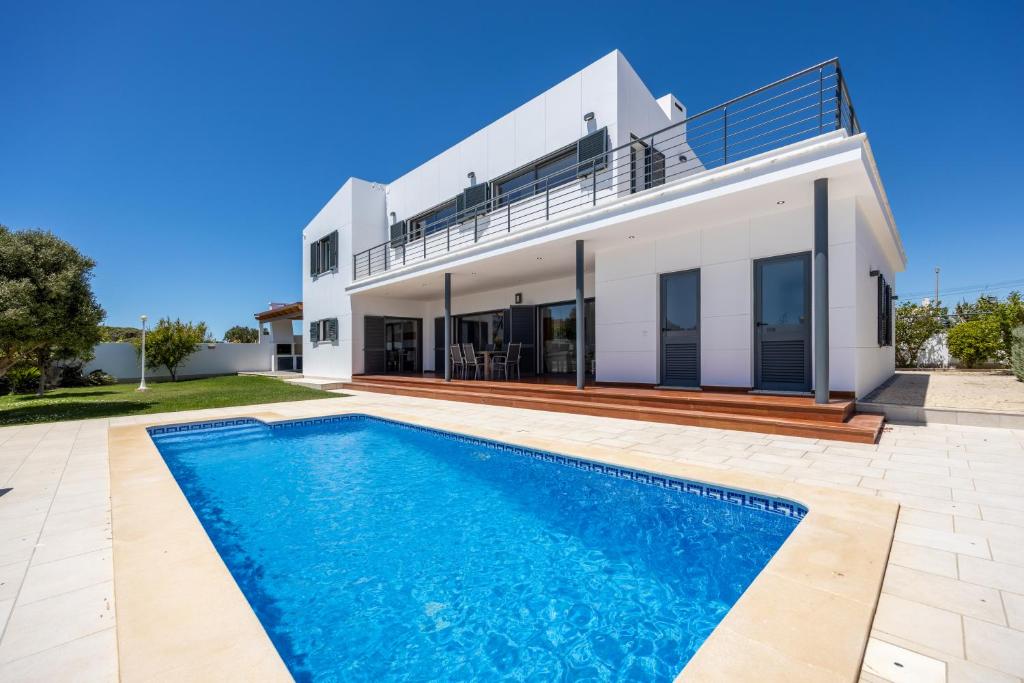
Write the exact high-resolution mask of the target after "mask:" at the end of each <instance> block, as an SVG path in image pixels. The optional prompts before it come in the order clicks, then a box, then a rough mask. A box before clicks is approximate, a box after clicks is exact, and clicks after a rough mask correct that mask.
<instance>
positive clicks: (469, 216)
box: [352, 59, 861, 280]
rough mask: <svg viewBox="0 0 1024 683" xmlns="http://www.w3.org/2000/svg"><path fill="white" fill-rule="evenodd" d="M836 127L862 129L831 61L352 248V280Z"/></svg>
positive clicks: (837, 67)
mask: <svg viewBox="0 0 1024 683" xmlns="http://www.w3.org/2000/svg"><path fill="white" fill-rule="evenodd" d="M840 129H845V130H846V131H847V132H848V133H849V134H850V135H855V134H857V133H859V132H860V130H861V128H860V123H859V121H858V120H857V115H856V113H855V111H854V108H853V104H852V102H851V100H850V93H849V90H848V89H847V86H846V81H845V79H844V78H843V73H842V69H841V68H840V65H839V60H838V59H830V60H828V61H825V62H822V63H820V64H816V65H814V66H812V67H809V68H807V69H804V70H802V71H799V72H797V73H795V74H792V75H790V76H786V77H785V78H782V79H779V80H777V81H775V82H774V83H770V84H768V85H765V86H762V87H760V88H758V89H756V90H753V91H751V92H749V93H746V94H745V95H741V96H739V97H736V98H734V99H731V100H729V101H728V102H724V103H722V104H719V105H717V106H715V107H712V108H710V109H706V110H704V111H702V112H700V113H699V114H694V115H693V116H689V117H687V118H686V119H685V120H683V121H680V122H677V123H674V124H672V125H670V126H667V127H665V128H662V129H661V130H657V131H654V132H653V133H647V134H646V135H644V136H643V137H640V138H634V139H633V140H631V141H630V142H628V143H626V144H625V145H621V146H619V147H616V148H614V149H611V150H608V151H607V152H605V153H604V154H602V155H600V156H599V157H597V158H595V159H590V160H587V161H584V162H581V163H578V164H576V165H575V166H574V167H570V168H568V169H565V168H563V169H559V170H558V171H556V172H555V173H553V174H551V175H549V176H547V177H543V178H539V179H537V180H536V181H534V182H533V183H532V184H530V185H527V186H526V187H525V188H524V187H517V188H515V189H514V190H511V191H509V192H506V193H504V194H498V195H496V196H491V197H489V198H488V199H487V201H486V202H484V203H483V204H481V205H477V206H473V207H467V208H466V209H464V210H462V211H460V212H457V213H456V214H454V215H452V216H449V217H447V218H444V219H440V220H437V221H435V222H433V223H429V224H427V225H424V226H422V227H421V228H420V229H419V230H418V231H417V233H416V234H414V235H412V236H410V235H409V233H408V231H407V233H406V235H405V236H404V237H402V238H398V239H395V240H389V241H387V242H384V243H382V244H379V245H376V246H374V247H371V248H369V249H367V250H365V251H361V252H359V253H357V254H354V255H353V256H352V273H353V280H361V279H365V278H368V277H371V276H373V275H378V274H380V273H384V272H388V271H391V270H394V269H396V268H402V267H404V266H408V265H411V264H414V263H422V262H424V261H429V260H431V259H432V258H436V257H438V256H441V255H443V254H447V253H450V252H452V251H456V250H459V249H465V248H468V247H470V246H472V245H474V244H477V243H479V242H481V241H484V240H488V239H494V238H496V237H500V236H503V235H508V234H510V233H512V232H513V231H516V230H523V229H527V228H534V227H537V226H540V225H543V224H544V223H545V222H547V221H549V220H551V219H552V218H555V217H559V218H561V217H564V216H567V215H570V214H571V213H573V212H582V211H585V210H586V209H588V208H591V207H593V206H597V205H599V204H602V203H605V202H608V201H610V200H613V199H617V198H623V197H629V196H633V195H635V194H638V193H642V192H645V191H647V190H651V189H653V188H656V187H660V186H663V185H665V184H666V183H669V182H673V181H676V180H679V179H681V178H686V177H688V176H691V175H693V174H695V173H699V172H701V171H706V170H709V169H714V168H717V167H720V166H724V165H725V164H729V163H732V162H735V161H740V160H742V159H745V158H749V157H752V156H756V155H758V154H762V153H764V152H767V151H770V150H772V149H777V148H779V147H782V146H785V145H788V144H792V143H794V142H799V141H801V140H807V139H810V138H813V137H816V136H818V135H821V134H823V133H826V132H829V131H833V130H840ZM524 195H525V196H524ZM409 227H410V228H411V226H409Z"/></svg>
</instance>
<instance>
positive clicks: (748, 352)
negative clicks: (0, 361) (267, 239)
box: [303, 51, 906, 396]
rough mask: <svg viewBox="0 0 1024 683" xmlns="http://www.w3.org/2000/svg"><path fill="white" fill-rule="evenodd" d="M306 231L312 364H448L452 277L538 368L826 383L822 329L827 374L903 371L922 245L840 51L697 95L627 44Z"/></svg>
mask: <svg viewBox="0 0 1024 683" xmlns="http://www.w3.org/2000/svg"><path fill="white" fill-rule="evenodd" d="M455 111H457V108H456V110H455ZM819 181H821V182H819ZM816 208H817V209H818V213H817V215H816ZM816 226H817V237H816ZM826 230H827V232H826ZM826 236H827V239H826ZM303 241H304V247H303V262H304V263H303V274H304V275H303V302H304V306H305V310H304V314H303V317H304V321H305V322H304V325H305V329H306V330H307V331H308V334H307V335H306V338H305V339H304V347H303V351H304V360H305V372H306V374H308V375H316V376H324V377H336V378H341V379H347V378H349V377H351V376H352V375H353V374H362V373H366V374H369V373H374V374H376V373H386V372H412V373H419V372H436V373H438V374H443V373H444V362H445V353H444V348H445V347H444V337H445V325H444V314H445V298H444V291H445V280H446V276H448V275H450V283H451V290H450V292H451V294H450V309H449V311H448V312H449V314H450V316H451V320H452V324H451V328H450V335H451V336H450V340H451V342H452V343H455V342H472V343H474V344H475V345H476V347H477V348H478V349H479V348H483V347H485V346H488V345H490V344H494V345H495V346H497V347H502V346H504V345H506V344H508V343H510V342H521V343H522V344H523V345H524V346H523V354H524V355H523V361H522V369H523V373H524V374H553V375H557V374H569V375H572V374H583V373H586V374H588V375H593V376H595V377H596V379H597V380H598V381H603V382H624V383H641V384H648V385H668V386H680V387H698V386H703V387H715V388H725V387H728V388H739V389H750V388H754V389H763V390H769V391H801V392H802V391H809V390H812V389H813V388H814V386H815V365H816V363H817V359H816V357H815V352H814V348H815V341H816V340H818V341H820V342H825V341H826V336H825V330H827V344H826V345H825V346H824V347H823V350H822V351H821V352H820V353H823V351H824V349H827V350H828V354H827V355H828V362H827V363H824V362H822V363H817V364H818V365H820V369H821V370H822V371H823V372H824V371H827V375H824V374H823V375H822V376H827V377H828V382H827V383H828V384H830V386H831V390H832V391H834V392H847V393H850V394H855V395H856V396H863V395H865V394H867V393H868V392H869V391H871V390H872V389H874V388H875V387H876V386H878V385H879V384H881V383H882V382H883V381H884V380H885V379H886V378H887V377H889V376H890V375H891V374H892V373H893V370H894V362H895V358H894V353H893V348H892V346H891V343H892V322H891V315H892V304H891V293H892V285H893V283H894V281H895V273H896V272H899V271H902V270H903V269H904V267H905V264H906V255H905V253H904V251H903V246H902V243H901V241H900V237H899V233H898V231H897V228H896V225H895V223H894V220H893V217H892V214H891V211H890V209H889V204H888V201H887V199H886V195H885V190H884V188H883V186H882V181H881V178H880V176H879V173H878V169H877V167H876V165H875V161H874V158H873V156H872V153H871V148H870V145H869V144H868V139H867V136H866V134H864V133H863V132H862V131H861V130H860V125H859V122H858V119H857V116H856V115H855V113H854V109H853V106H852V104H851V102H850V99H849V94H848V91H847V90H846V86H845V82H844V80H843V78H842V73H841V71H840V69H839V64H838V62H836V61H829V62H825V63H823V64H821V65H817V66H815V67H812V68H810V69H807V70H805V71H803V72H800V73H798V74H795V75H794V76H791V77H788V78H787V79H783V80H782V81H778V82H776V83H773V84H771V85H769V86H766V87H765V88H761V89H758V90H757V91H754V92H752V93H749V94H748V95H745V96H742V97H740V98H737V99H736V100H733V101H731V102H729V103H726V104H725V105H723V106H720V107H715V108H713V109H710V110H707V111H705V112H702V113H701V114H697V115H694V116H689V117H688V115H687V111H686V108H685V107H684V106H683V104H682V103H681V102H680V101H679V100H678V99H677V98H676V97H675V96H673V95H664V96H662V97H660V98H655V97H654V96H653V95H652V94H651V93H650V91H649V90H648V89H647V87H646V86H645V85H644V83H643V82H642V81H641V80H640V78H639V76H637V74H636V73H635V72H634V70H633V68H632V67H631V66H630V64H629V62H627V61H626V58H625V57H624V56H623V55H622V54H621V53H620V52H618V51H615V52H612V53H611V54H609V55H607V56H605V57H603V58H601V59H599V60H598V61H596V62H594V63H593V64H591V65H590V66H588V67H586V68H585V69H583V70H582V71H580V72H579V73H577V74H575V75H573V76H571V77H569V78H568V79H566V80H564V81H562V82H561V83H559V84H558V85H556V86H554V87H553V88H551V89H550V90H548V91H546V92H544V93H542V94H541V95H539V96H538V97H536V98H534V99H532V100H530V101H529V102H527V103H525V104H523V105H522V106H521V107H519V108H517V109H515V110H514V111H512V112H510V113H509V114H507V115H505V116H503V117H502V118H500V119H498V120H497V121H495V122H494V123H492V124H490V125H489V126H487V127H486V128H484V129H482V130H480V131H478V132H476V133H474V134H473V135H471V136H470V137H468V138H466V139H465V140H463V141H462V142H460V143H458V144H456V145H455V146H454V147H452V148H450V149H448V150H446V151H444V152H442V153H441V154H440V155H438V156H436V157H434V158H433V159H430V160H429V161H427V162H426V163H424V164H422V165H420V166H418V167H417V168H414V169H413V170H411V171H410V172H408V173H406V174H405V175H403V176H402V177H400V178H398V179H397V180H394V181H393V182H391V183H374V182H368V181H365V180H359V179H356V178H352V179H350V180H349V181H348V182H346V183H345V184H344V185H343V186H342V188H341V189H340V190H339V191H338V193H337V194H336V195H335V196H334V197H333V198H332V199H331V200H330V201H329V202H328V203H327V205H326V206H324V208H323V209H321V210H320V212H319V213H318V214H317V215H316V217H315V218H314V219H313V220H312V221H311V222H310V223H309V225H307V226H306V228H305V229H304V230H303ZM826 260H827V264H828V265H827V279H824V280H823V281H821V282H819V283H815V279H814V275H815V272H816V270H817V268H818V267H817V266H815V264H816V263H821V264H824V263H826ZM577 266H579V267H580V269H581V270H582V282H581V283H580V284H582V289H583V300H584V301H585V303H584V306H583V308H584V321H583V325H582V328H583V329H582V332H583V337H584V348H583V354H582V363H580V362H579V360H578V358H580V356H578V354H577V351H578V349H577V346H576V345H577V341H578V337H579V335H578V334H577V328H576V323H577V321H576V303H575V300H576V296H577V277H576V273H577ZM820 272H821V273H825V272H826V269H825V268H824V267H822V269H821V271H820ZM818 297H820V301H821V302H822V303H824V302H827V306H825V307H824V308H818V309H817V312H815V310H816V307H815V303H816V300H817V299H818ZM826 322H827V324H824V323H826ZM822 358H823V359H824V356H822Z"/></svg>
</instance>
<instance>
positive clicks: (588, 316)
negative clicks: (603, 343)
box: [538, 299, 595, 375]
mask: <svg viewBox="0 0 1024 683" xmlns="http://www.w3.org/2000/svg"><path fill="white" fill-rule="evenodd" d="M584 307H585V311H584V313H585V318H584V324H585V325H586V339H585V343H586V347H585V350H584V353H585V358H586V364H587V366H586V371H587V373H588V374H593V372H594V349H595V344H594V338H595V334H594V329H595V327H594V310H595V308H594V300H593V299H588V300H587V301H586V302H585V303H584ZM538 311H539V313H538V317H539V318H540V339H541V370H542V371H543V372H544V373H546V374H552V375H559V374H567V373H575V372H576V302H574V301H569V302H565V303H557V304H548V305H546V306H539V307H538Z"/></svg>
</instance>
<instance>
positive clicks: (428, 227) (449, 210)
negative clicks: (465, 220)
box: [408, 200, 455, 240]
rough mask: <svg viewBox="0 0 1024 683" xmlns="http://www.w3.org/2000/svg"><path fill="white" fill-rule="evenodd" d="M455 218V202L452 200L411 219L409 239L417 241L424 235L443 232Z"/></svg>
mask: <svg viewBox="0 0 1024 683" xmlns="http://www.w3.org/2000/svg"><path fill="white" fill-rule="evenodd" d="M454 218H455V200H452V201H450V202H446V203H444V204H442V205H441V206H439V207H436V208H433V209H431V210H430V211H428V212H426V213H423V214H420V215H419V216H416V217H415V218H413V219H411V220H410V221H409V223H408V225H409V228H408V229H409V239H410V240H416V239H419V238H420V237H421V236H423V234H424V233H426V234H428V235H430V234H433V233H435V232H440V231H443V230H444V229H445V228H447V227H448V225H449V224H450V223H451V222H452V220H453V219H454Z"/></svg>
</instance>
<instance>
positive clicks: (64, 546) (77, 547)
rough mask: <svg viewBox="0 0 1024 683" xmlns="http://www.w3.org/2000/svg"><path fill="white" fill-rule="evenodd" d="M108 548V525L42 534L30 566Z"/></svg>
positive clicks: (109, 539) (109, 542) (109, 541)
mask: <svg viewBox="0 0 1024 683" xmlns="http://www.w3.org/2000/svg"><path fill="white" fill-rule="evenodd" d="M110 546H111V535H110V524H109V523H104V524H98V525H93V526H89V527H86V528H84V529H76V530H74V531H62V532H59V533H53V534H46V533H44V534H43V535H42V536H40V538H39V544H38V545H37V546H36V549H35V553H34V554H33V556H32V564H33V565H36V564H43V563H44V562H53V561H54V560H61V559H64V558H65V557H72V556H74V555H82V554H84V553H88V552H92V551H94V550H102V549H105V548H110Z"/></svg>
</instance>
